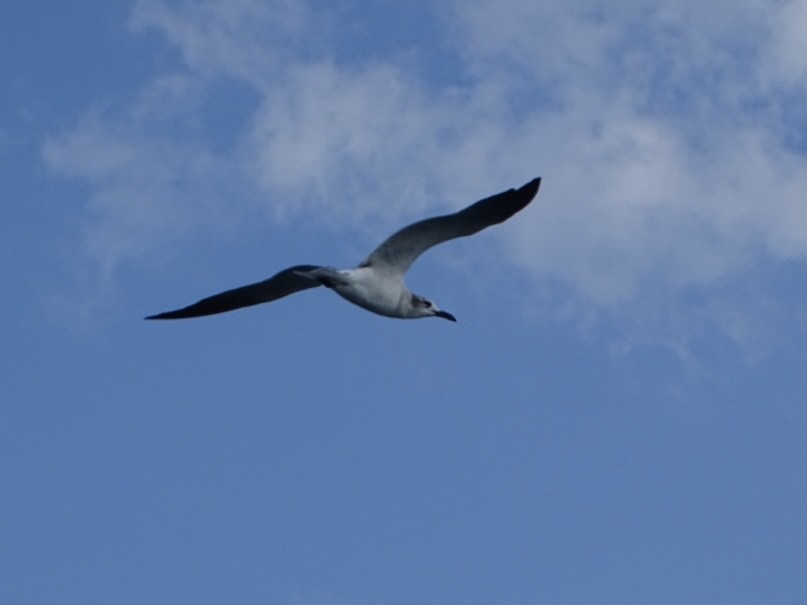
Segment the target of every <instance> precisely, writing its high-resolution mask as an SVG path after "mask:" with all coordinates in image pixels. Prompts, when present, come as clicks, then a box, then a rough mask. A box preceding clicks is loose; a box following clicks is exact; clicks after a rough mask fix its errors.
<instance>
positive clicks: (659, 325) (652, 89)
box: [45, 0, 807, 347]
mask: <svg viewBox="0 0 807 605" xmlns="http://www.w3.org/2000/svg"><path fill="white" fill-rule="evenodd" d="M805 6H807V5H805V3H804V2H802V1H796V0H792V1H790V2H772V1H769V0H742V1H741V2H739V3H738V2H736V1H731V2H728V1H725V2H720V1H718V2H711V3H705V2H695V1H694V0H684V1H682V2H678V3H675V4H671V5H669V6H666V7H665V6H659V5H658V3H655V2H648V1H647V0H632V1H629V2H624V3H620V4H619V6H615V7H613V8H609V9H607V10H605V9H603V8H601V5H600V3H595V2H591V1H588V0H577V1H572V2H567V1H563V2H562V1H560V0H545V1H543V2H532V1H527V0H523V1H522V0H510V1H507V2H493V1H491V0H472V1H469V2H461V3H460V2H457V3H454V4H453V5H451V8H450V9H446V8H443V9H441V11H442V12H440V14H439V18H440V19H442V20H443V23H444V24H445V31H446V32H447V33H446V36H447V37H448V39H449V40H450V42H451V48H450V52H451V53H452V54H451V60H452V61H455V62H456V63H457V65H458V69H459V70H460V72H459V73H457V74H455V77H452V78H451V80H450V81H444V82H443V83H442V84H439V85H436V84H435V81H434V78H433V77H430V75H429V74H424V73H423V72H422V71H421V69H420V68H416V67H413V66H412V65H411V64H407V63H402V62H401V61H399V60H398V59H397V58H396V57H389V56H381V55H376V54H373V52H372V49H368V50H367V52H366V53H365V54H364V55H362V57H363V58H362V59H361V60H357V59H353V60H350V61H345V60H340V59H339V57H341V56H344V55H345V53H342V52H340V48H339V47H338V46H339V44H341V43H343V42H342V41H340V40H341V39H340V38H339V36H337V35H333V34H334V30H335V29H336V28H338V27H339V21H338V20H337V19H339V20H342V22H343V24H345V25H347V22H348V21H349V20H350V19H360V18H361V15H356V16H351V15H349V14H341V15H339V16H338V17H337V16H336V15H334V14H330V15H327V16H325V15H323V14H322V13H320V12H317V11H315V10H314V9H313V8H312V7H311V6H307V5H305V4H304V3H301V2H288V1H275V2H257V1H248V0H242V1H238V2H230V3H226V4H222V3H218V2H194V3H190V2H185V3H179V4H173V3H172V4H169V3H164V2H160V1H159V0H142V1H141V2H138V3H137V4H136V6H135V9H134V11H133V13H132V17H131V25H132V28H133V30H134V31H136V32H143V31H147V30H148V31H157V32H160V33H161V34H162V35H164V36H165V39H166V40H167V41H168V42H169V43H170V44H171V45H173V46H174V47H176V48H177V49H178V50H179V52H180V55H181V57H182V64H181V65H177V66H176V73H173V74H170V73H169V74H155V77H154V80H153V81H152V82H148V83H145V84H144V89H143V91H142V93H141V94H140V95H139V96H138V97H137V98H135V99H132V101H131V104H130V106H128V107H125V108H123V109H121V110H117V111H100V110H97V109H96V110H92V111H89V112H88V115H87V116H86V117H85V119H84V120H83V121H82V122H81V123H80V124H78V125H77V126H76V127H75V128H74V129H72V130H71V131H70V132H67V133H66V134H64V135H63V136H60V137H55V138H53V139H52V140H51V141H49V142H48V143H47V145H46V148H45V157H46V159H47V161H48V163H49V165H50V166H51V167H52V168H53V169H54V171H56V172H59V173H62V174H69V175H72V176H74V177H78V178H82V179H85V180H87V181H88V182H89V183H90V184H91V185H92V187H93V194H92V197H91V200H90V202H89V204H88V207H87V209H86V216H87V225H88V226H87V237H86V244H87V246H89V247H90V249H92V250H93V252H94V254H95V256H96V258H97V260H98V262H99V264H100V266H101V267H102V268H103V270H104V271H106V272H107V273H111V272H114V267H115V266H116V264H117V263H118V262H119V261H120V260H121V259H123V258H139V257H142V256H145V255H148V254H150V253H152V252H154V250H155V248H158V247H163V246H166V245H170V244H171V242H172V240H173V239H174V238H176V237H177V236H182V237H190V236H192V235H193V233H195V232H196V230H198V229H199V228H201V227H204V226H205V225H210V224H213V223H215V222H217V221H218V220H219V219H220V218H221V216H222V215H226V216H231V217H232V216H236V217H237V216H238V214H239V211H240V210H243V208H239V206H238V202H233V200H234V199H241V200H243V204H245V205H254V204H256V200H257V199H261V200H265V201H261V202H260V204H262V205H264V207H265V209H266V211H267V213H268V214H269V215H270V216H271V215H275V216H277V215H284V214H289V213H306V214H308V215H310V217H312V218H315V217H320V220H326V221H328V222H330V223H332V224H334V225H337V226H339V227H340V228H341V227H342V226H344V225H346V224H353V226H355V227H357V228H360V229H361V228H362V227H364V226H367V225H373V226H375V227H379V228H380V227H382V226H387V227H388V226H392V225H395V224H396V221H399V220H400V219H401V217H402V216H403V215H406V216H409V217H412V216H418V215H419V214H420V213H422V212H430V211H435V210H442V209H445V208H446V206H441V207H437V206H434V207H426V205H427V204H438V203H440V204H447V203H451V204H452V206H454V207H456V206H458V205H461V204H462V203H465V202H467V201H469V200H471V199H474V198H475V197H478V196H481V195H484V194H486V193H490V192H493V191H496V190H498V189H499V188H501V187H503V186H509V185H518V184H520V183H521V182H523V181H525V180H527V179H529V178H531V177H532V176H534V175H535V174H538V173H540V174H543V176H544V177H545V182H544V189H543V191H542V199H541V205H540V209H536V210H535V211H533V212H530V213H526V214H525V215H523V216H521V217H519V221H514V223H513V225H512V228H511V230H510V234H511V235H512V234H513V233H515V234H516V237H511V238H510V239H509V240H508V242H507V243H505V244H503V245H504V246H505V247H506V248H507V249H508V250H509V251H510V258H511V260H512V261H513V262H516V263H518V264H520V265H521V266H523V267H524V268H525V269H526V270H527V271H528V273H529V274H530V275H532V276H533V277H534V280H535V285H536V287H541V286H545V285H546V284H550V283H551V284H560V285H561V286H562V287H563V290H564V294H563V297H562V300H563V306H564V307H565V308H572V309H576V311H574V312H575V313H579V314H580V315H581V316H587V317H594V318H596V317H606V316H608V317H618V318H619V321H620V322H622V323H623V324H624V325H627V326H630V327H631V330H634V331H633V332H631V330H628V332H629V333H634V334H635V337H636V338H639V339H641V338H642V337H643V336H642V334H644V337H646V338H648V339H656V340H664V339H668V338H670V339H671V338H678V339H679V340H681V341H682V342H678V343H676V344H675V346H677V347H680V346H685V344H686V341H687V339H688V338H691V337H693V336H692V335H693V334H696V333H697V330H698V329H697V328H696V327H692V328H691V330H689V331H688V330H686V329H682V328H681V321H680V320H679V318H680V315H681V310H682V308H683V306H686V305H688V306H689V307H688V308H689V309H690V310H691V311H692V313H691V315H692V316H693V317H698V318H699V321H708V322H711V323H712V324H713V325H714V326H718V327H719V328H720V329H722V330H723V331H724V333H725V334H727V335H728V336H729V337H730V338H733V339H735V340H736V341H738V342H740V343H741V344H743V345H748V346H752V347H756V346H757V344H756V343H757V342H758V340H759V339H758V338H757V337H754V336H750V335H749V334H751V333H752V332H753V331H754V329H756V330H757V331H758V332H764V330H765V329H766V328H767V327H768V324H766V323H765V319H764V317H763V318H759V317H755V315H756V314H757V312H758V311H759V309H760V308H770V307H771V302H770V301H771V295H770V293H767V292H766V294H765V295H764V297H762V296H760V297H750V298H747V304H744V305H743V304H739V303H738V304H732V305H731V306H732V309H733V311H732V316H733V317H747V318H748V320H747V321H745V322H740V321H739V320H737V321H734V322H733V323H732V325H733V326H735V327H733V328H731V327H727V325H726V321H724V320H725V316H724V314H723V313H722V312H721V311H719V309H721V308H722V309H725V308H726V307H727V303H726V301H727V300H735V297H733V295H732V293H733V292H745V291H746V290H747V289H748V288H751V289H752V290H758V291H761V292H762V291H765V287H764V286H765V283H764V272H762V271H759V269H760V268H761V267H764V266H769V265H770V264H771V263H781V262H797V263H804V261H805V260H806V259H807V203H805V201H804V200H805V192H807V163H805V161H804V160H805V153H806V152H807V134H805V132H807V114H805V111H804V110H803V109H802V107H803V106H804V105H803V104H802V103H799V102H796V101H797V100H801V101H803V100H804V99H805V97H807V85H806V84H805V82H807V78H805V77H804V76H805V74H806V73H807V59H805V57H807V52H805V46H804V45H805V43H804V42H803V39H804V38H803V36H802V35H801V34H802V33H803V31H804V26H803V24H804V23H805V20H807V8H805ZM435 18H438V16H437V15H436V16H435ZM335 20H336V21H335ZM800 24H802V25H800ZM402 50H406V49H402ZM447 52H449V51H447ZM351 56H354V57H355V56H357V54H356V53H353V54H352V55H351ZM228 82H234V83H237V84H238V85H239V86H242V87H243V86H246V88H248V89H249V90H250V91H251V94H252V95H254V102H253V103H252V104H251V105H250V106H249V109H248V110H247V111H245V113H244V115H243V120H242V122H241V123H240V124H239V127H238V131H237V134H236V136H235V137H234V138H233V142H232V144H231V145H230V147H229V148H227V149H225V150H223V151H222V150H218V148H217V147H216V145H215V144H214V142H213V140H212V139H213V138H215V137H214V135H213V134H212V133H211V128H210V127H206V126H205V125H204V121H205V119H207V118H206V117H205V116H206V115H208V114H209V112H210V108H205V107H204V98H205V95H206V94H208V93H209V91H210V90H211V89H212V88H214V87H216V86H218V87H221V86H227V83H228ZM200 99H201V100H200ZM216 111H226V108H223V107H218V108H217V109H216ZM200 123H201V125H200ZM179 135H181V136H179ZM233 183H235V184H233ZM226 187H236V188H239V189H240V190H241V193H242V194H243V193H244V192H246V191H251V192H252V195H241V196H240V198H237V197H235V196H232V195H227V196H222V195H221V193H222V188H226ZM378 200H383V203H379V201H378ZM222 204H225V205H222ZM253 207H254V206H253ZM749 282H754V283H753V284H751V285H749ZM739 298H740V299H743V298H744V297H739ZM762 298H764V299H765V300H764V301H763V300H762ZM693 301H694V302H693ZM777 304H789V303H787V302H786V301H784V300H781V301H779V303H776V300H775V297H774V304H773V307H775V308H778V307H777ZM738 305H739V308H738ZM742 309H745V311H743V310H742ZM705 318H711V319H705ZM755 322H757V324H758V327H757V328H753V325H754V323H755ZM759 322H762V323H759ZM741 323H742V324H743V325H744V326H745V327H743V328H742V329H739V328H737V327H736V326H738V325H740V324H741ZM648 326H652V328H649V327H648ZM748 326H751V327H748ZM682 343H683V344H682ZM749 343H754V344H749Z"/></svg>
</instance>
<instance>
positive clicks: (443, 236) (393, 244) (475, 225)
mask: <svg viewBox="0 0 807 605" xmlns="http://www.w3.org/2000/svg"><path fill="white" fill-rule="evenodd" d="M540 185H541V179H540V178H537V179H533V180H532V181H530V182H529V183H527V184H526V185H524V186H523V187H521V188H520V189H508V190H507V191H504V192H502V193H499V194H496V195H493V196H491V197H488V198H485V199H483V200H481V201H478V202H476V203H475V204H472V205H471V206H468V207H467V208H466V209H465V210H460V211H459V212H455V213H454V214H447V215H445V216H436V217H434V218H428V219H425V220H422V221H419V222H417V223H412V224H411V225H408V226H407V227H404V228H403V229H401V230H400V231H398V232H396V233H394V234H393V235H391V236H390V237H389V238H387V240H386V241H385V242H383V243H382V244H381V245H380V246H379V247H378V248H376V249H375V250H373V251H372V252H371V253H370V256H368V257H367V260H365V261H364V262H363V263H362V264H361V265H359V266H365V267H366V266H376V267H382V266H383V267H385V268H386V269H387V270H388V271H393V272H396V273H400V274H404V273H406V271H407V270H408V269H409V267H411V266H412V263H414V262H415V260H416V259H417V257H418V256H420V255H421V254H423V253H424V252H425V251H426V250H428V249H429V248H431V247H432V246H436V245H437V244H439V243H441V242H444V241H447V240H450V239H454V238H457V237H464V236H466V235H473V234H474V233H477V232H479V231H482V229H485V228H486V227H490V226H491V225H498V224H499V223H502V222H504V221H506V220H507V219H508V218H510V217H511V216H513V215H514V214H515V213H516V212H518V211H519V210H522V209H524V208H525V207H526V206H527V204H529V203H530V202H531V201H532V199H533V198H534V197H535V195H536V194H537V193H538V187H539V186H540Z"/></svg>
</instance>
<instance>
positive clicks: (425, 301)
mask: <svg viewBox="0 0 807 605" xmlns="http://www.w3.org/2000/svg"><path fill="white" fill-rule="evenodd" d="M423 304H424V305H425V306H426V308H427V309H429V308H431V306H432V301H430V300H424V301H423Z"/></svg>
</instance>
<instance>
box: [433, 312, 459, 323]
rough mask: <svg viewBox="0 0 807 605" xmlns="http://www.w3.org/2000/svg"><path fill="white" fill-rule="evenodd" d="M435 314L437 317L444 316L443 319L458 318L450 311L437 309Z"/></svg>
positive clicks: (455, 319) (452, 319)
mask: <svg viewBox="0 0 807 605" xmlns="http://www.w3.org/2000/svg"><path fill="white" fill-rule="evenodd" d="M434 316H435V317H442V318H443V319H447V320H448V321H457V318H456V317H454V316H453V315H452V314H451V313H449V312H448V311H436V312H435V314H434Z"/></svg>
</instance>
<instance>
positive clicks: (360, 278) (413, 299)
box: [146, 178, 541, 321]
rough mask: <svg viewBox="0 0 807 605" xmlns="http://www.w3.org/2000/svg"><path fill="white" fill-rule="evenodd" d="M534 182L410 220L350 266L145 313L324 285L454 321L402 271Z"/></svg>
mask: <svg viewBox="0 0 807 605" xmlns="http://www.w3.org/2000/svg"><path fill="white" fill-rule="evenodd" d="M540 185H541V179H540V178H537V179H533V180H532V181H530V182H529V183H527V184H526V185H524V186H523V187H520V188H519V189H509V190H507V191H503V192H502V193H499V194H496V195H493V196H491V197H488V198H485V199H483V200H480V201H478V202H476V203H475V204H472V205H471V206H468V207H467V208H465V209H464V210H460V211H459V212H455V213H454V214H447V215H444V216H435V217H432V218H427V219H425V220H422V221H418V222H416V223H412V224H411V225H408V226H406V227H404V228H403V229H401V230H399V231H397V232H395V233H394V234H392V235H391V236H390V237H388V238H387V239H386V240H385V241H384V242H383V243H382V244H381V245H380V246H378V248H376V249H375V250H373V251H372V252H371V253H370V255H369V256H368V257H367V259H366V260H364V261H363V262H362V263H361V264H359V265H358V266H357V267H356V268H355V269H341V270H340V269H334V268H333V267H323V266H318V265H295V266H294V267H289V268H288V269H284V270H283V271H280V272H279V273H277V274H275V275H273V276H272V277H270V278H269V279H266V280H264V281H260V282H257V283H254V284H250V285H248V286H242V287H240V288H235V289H233V290H227V291H226V292H221V293H220V294H214V295H213V296H209V297H207V298H203V299H202V300H200V301H199V302H196V303H193V304H192V305H188V306H187V307H183V308H181V309H176V310H174V311H166V312H164V313H158V314H156V315H150V316H148V317H146V319H184V318H187V317H199V316H201V315H213V314H215V313H224V312H225V311H232V310H234V309H239V308H241V307H249V306H252V305H258V304H261V303H267V302H272V301H273V300H277V299H279V298H283V297H284V296H288V295H289V294H294V293H295V292H300V291H302V290H307V289H309V288H316V287H318V286H325V287H326V288H330V289H332V290H334V291H335V292H336V293H337V294H338V295H339V296H341V297H342V298H345V299H347V300H348V301H350V302H352V303H353V304H355V305H358V306H360V307H362V308H364V309H367V310H368V311H372V312H373V313H377V314H379V315H384V316H386V317H397V318H401V319H417V318H420V317H442V318H443V319H448V320H450V321H457V319H456V318H455V317H454V316H453V315H452V314H451V313H448V312H447V311H443V310H441V309H439V308H438V307H437V305H435V304H434V302H432V301H431V300H429V299H427V298H424V297H423V296H419V295H417V294H413V293H412V292H410V291H409V288H407V287H406V284H405V283H404V275H405V274H406V272H407V271H408V270H409V267H411V266H412V263H414V262H415V260H417V258H418V257H419V256H420V255H421V254H423V253H424V252H425V251H426V250H428V249H429V248H431V247H432V246H436V245H437V244H440V243H442V242H445V241H448V240H450V239H454V238H457V237H465V236H467V235H473V234H474V233H478V232H479V231H482V229H486V228H487V227H490V226H491V225H498V224H499V223H502V222H504V221H506V220H507V219H509V218H510V217H511V216H513V215H514V214H515V213H516V212H519V211H520V210H523V209H524V208H525V207H526V206H527V204H529V203H530V202H531V201H532V199H533V198H534V197H535V195H536V194H537V193H538V187H539V186H540Z"/></svg>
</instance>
